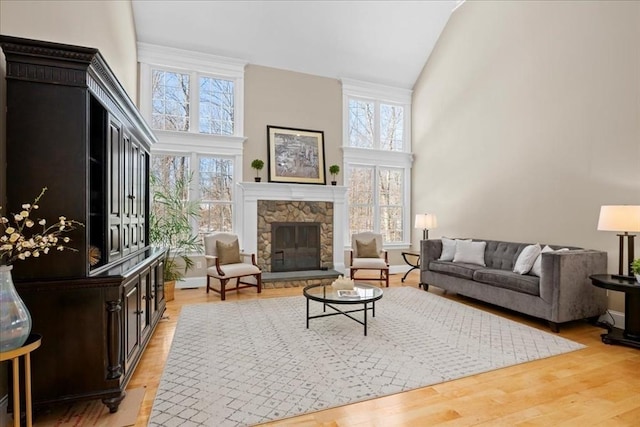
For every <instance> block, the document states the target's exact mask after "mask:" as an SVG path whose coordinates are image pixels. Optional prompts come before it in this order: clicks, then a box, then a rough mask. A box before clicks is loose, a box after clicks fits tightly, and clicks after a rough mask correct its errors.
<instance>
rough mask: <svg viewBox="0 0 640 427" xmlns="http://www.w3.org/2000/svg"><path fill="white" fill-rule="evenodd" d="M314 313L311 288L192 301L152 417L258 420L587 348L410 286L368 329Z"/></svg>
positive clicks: (387, 296) (379, 306) (213, 423)
mask: <svg viewBox="0 0 640 427" xmlns="http://www.w3.org/2000/svg"><path fill="white" fill-rule="evenodd" d="M310 309H311V313H312V314H314V315H317V314H321V313H322V304H321V303H318V302H315V301H312V302H311V305H310ZM329 310H330V309H329ZM354 314H356V315H358V314H360V315H361V314H362V313H354ZM305 319H306V301H305V298H304V297H303V296H295V297H285V298H267V299H259V300H247V301H238V302H232V301H226V302H224V303H219V304H196V305H187V306H184V307H183V308H182V312H181V313H180V319H179V321H178V326H177V328H176V333H175V335H174V338H173V343H172V344H171V351H170V352H169V356H168V358H167V363H166V365H165V368H164V372H163V374H162V380H161V382H160V386H159V388H158V393H157V394H156V397H155V400H154V403H153V409H152V411H151V416H150V420H149V426H152V427H173V426H180V427H196V426H202V427H227V426H229V427H231V426H233V427H235V426H247V425H254V424H257V423H262V422H265V421H272V420H278V419H282V418H287V417H291V416H294V415H300V414H304V413H308V412H312V411H318V410H322V409H327V408H332V407H336V406H340V405H345V404H348V403H353V402H359V401H363V400H367V399H372V398H374V397H380V396H386V395H389V394H393V393H399V392H402V391H406V390H412V389H416V388H419V387H424V386H427V385H431V384H437V383H441V382H443V381H449V380H452V379H456V378H462V377H465V376H468V375H474V374H478V373H481V372H487V371H490V370H494V369H499V368H503V367H506V366H511V365H515V364H518V363H524V362H528V361H531V360H536V359H540V358H543V357H550V356H554V355H556V354H561V353H566V352H569V351H574V350H578V349H580V348H583V347H584V346H583V345H581V344H579V343H575V342H572V341H569V340H567V339H564V338H562V337H560V336H559V335H558V334H550V333H548V332H546V331H542V330H539V329H535V328H531V327H529V326H526V325H522V324H520V323H517V322H514V321H511V320H509V319H505V318H503V317H499V316H496V315H494V314H491V313H488V312H485V311H482V310H478V309H476V308H473V307H469V306H465V305H463V304H460V303H458V302H456V301H453V300H450V299H446V298H442V297H440V296H438V295H436V294H433V293H430V292H424V291H422V290H419V289H416V288H411V287H402V288H397V287H393V288H384V297H383V298H382V299H381V300H379V301H378V302H376V316H375V317H373V318H370V319H369V320H368V326H369V330H368V335H367V336H366V337H365V336H364V333H363V332H364V331H363V327H362V325H360V324H358V323H356V322H354V321H353V320H351V319H348V318H346V317H345V316H332V317H325V318H318V319H312V320H311V321H310V324H309V329H307V328H306V321H305Z"/></svg>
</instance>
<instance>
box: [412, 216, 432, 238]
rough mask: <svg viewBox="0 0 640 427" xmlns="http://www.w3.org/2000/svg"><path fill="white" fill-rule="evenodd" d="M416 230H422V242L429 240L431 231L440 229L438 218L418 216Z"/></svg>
mask: <svg viewBox="0 0 640 427" xmlns="http://www.w3.org/2000/svg"><path fill="white" fill-rule="evenodd" d="M414 227H415V228H422V240H427V239H428V238H429V230H433V229H434V228H437V227H438V218H436V216H435V215H434V214H429V213H425V214H416V222H415V225H414Z"/></svg>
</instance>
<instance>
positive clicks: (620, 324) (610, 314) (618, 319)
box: [598, 310, 624, 329]
mask: <svg viewBox="0 0 640 427" xmlns="http://www.w3.org/2000/svg"><path fill="white" fill-rule="evenodd" d="M612 318H613V326H615V327H616V328H619V329H624V313H622V312H620V311H615V310H607V312H606V313H605V314H603V315H602V316H600V318H599V319H598V320H599V321H601V322H608V323H611V319H612Z"/></svg>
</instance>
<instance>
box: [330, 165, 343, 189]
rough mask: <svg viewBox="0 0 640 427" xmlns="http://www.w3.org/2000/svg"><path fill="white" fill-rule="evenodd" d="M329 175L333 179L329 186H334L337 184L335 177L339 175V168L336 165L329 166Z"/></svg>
mask: <svg viewBox="0 0 640 427" xmlns="http://www.w3.org/2000/svg"><path fill="white" fill-rule="evenodd" d="M329 173H330V174H331V176H332V177H333V180H332V181H331V185H336V184H337V183H338V182H337V181H336V177H337V176H338V174H339V173H340V166H338V165H331V166H329Z"/></svg>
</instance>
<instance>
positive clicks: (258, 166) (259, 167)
mask: <svg viewBox="0 0 640 427" xmlns="http://www.w3.org/2000/svg"><path fill="white" fill-rule="evenodd" d="M251 167H252V168H253V169H255V170H256V177H255V178H254V179H255V180H256V182H260V180H261V179H262V178H260V171H261V170H262V168H263V167H264V162H263V161H262V160H260V159H255V160H254V161H252V162H251Z"/></svg>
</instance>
